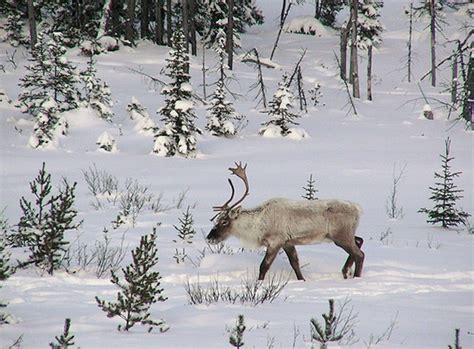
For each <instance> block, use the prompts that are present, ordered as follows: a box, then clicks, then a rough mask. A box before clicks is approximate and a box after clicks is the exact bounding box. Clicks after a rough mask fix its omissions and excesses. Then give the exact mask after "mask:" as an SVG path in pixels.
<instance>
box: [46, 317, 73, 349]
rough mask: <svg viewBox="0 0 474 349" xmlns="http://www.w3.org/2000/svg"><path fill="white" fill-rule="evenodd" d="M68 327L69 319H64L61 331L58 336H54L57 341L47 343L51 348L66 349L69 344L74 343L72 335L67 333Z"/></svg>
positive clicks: (69, 324) (69, 325)
mask: <svg viewBox="0 0 474 349" xmlns="http://www.w3.org/2000/svg"><path fill="white" fill-rule="evenodd" d="M70 327H71V319H66V320H65V321H64V331H63V333H62V334H61V335H60V336H59V337H58V336H55V337H54V338H55V339H56V342H57V343H53V342H51V343H49V346H50V347H51V349H68V348H69V347H70V346H71V345H74V335H73V334H71V333H69V330H70Z"/></svg>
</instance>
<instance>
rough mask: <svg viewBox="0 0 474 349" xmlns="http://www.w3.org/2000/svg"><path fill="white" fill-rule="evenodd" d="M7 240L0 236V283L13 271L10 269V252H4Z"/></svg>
mask: <svg viewBox="0 0 474 349" xmlns="http://www.w3.org/2000/svg"><path fill="white" fill-rule="evenodd" d="M6 245H7V239H6V236H5V235H3V234H1V235H0V281H3V280H6V279H8V277H9V276H10V275H11V274H12V272H13V270H12V268H11V267H10V255H11V254H10V252H8V251H7V250H6V248H7V246H6Z"/></svg>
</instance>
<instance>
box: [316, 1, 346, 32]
mask: <svg viewBox="0 0 474 349" xmlns="http://www.w3.org/2000/svg"><path fill="white" fill-rule="evenodd" d="M315 5H316V11H315V16H314V17H315V18H317V19H319V21H320V22H321V23H322V24H324V25H327V26H331V27H332V26H334V24H335V22H336V16H337V13H338V12H339V11H341V10H342V8H343V7H344V1H343V0H316V1H315Z"/></svg>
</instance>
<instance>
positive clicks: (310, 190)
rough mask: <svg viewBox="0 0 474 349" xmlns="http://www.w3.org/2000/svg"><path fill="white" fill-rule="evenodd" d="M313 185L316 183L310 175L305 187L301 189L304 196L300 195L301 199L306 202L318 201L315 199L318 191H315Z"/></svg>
mask: <svg viewBox="0 0 474 349" xmlns="http://www.w3.org/2000/svg"><path fill="white" fill-rule="evenodd" d="M315 183H316V181H315V180H314V179H313V175H312V174H311V175H310V176H309V179H308V181H307V184H306V187H303V190H304V195H302V198H303V199H306V200H317V199H318V198H317V197H316V193H317V192H318V189H316V186H315Z"/></svg>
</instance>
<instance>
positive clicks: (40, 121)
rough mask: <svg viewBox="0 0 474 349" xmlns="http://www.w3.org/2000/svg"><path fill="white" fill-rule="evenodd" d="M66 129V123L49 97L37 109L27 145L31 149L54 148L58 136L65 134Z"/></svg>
mask: <svg viewBox="0 0 474 349" xmlns="http://www.w3.org/2000/svg"><path fill="white" fill-rule="evenodd" d="M68 128H69V126H68V123H67V121H66V120H64V118H63V117H62V116H61V114H60V112H59V109H58V105H57V104H56V102H55V101H54V99H53V98H51V97H49V99H45V100H44V102H43V103H42V104H41V106H40V107H39V108H38V114H37V115H36V118H35V123H34V125H33V133H32V134H31V136H30V138H29V140H28V145H29V146H30V147H32V148H44V147H47V146H48V145H53V146H54V145H55V144H56V143H57V141H58V138H59V137H60V136H63V135H66V134H67V132H68Z"/></svg>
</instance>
